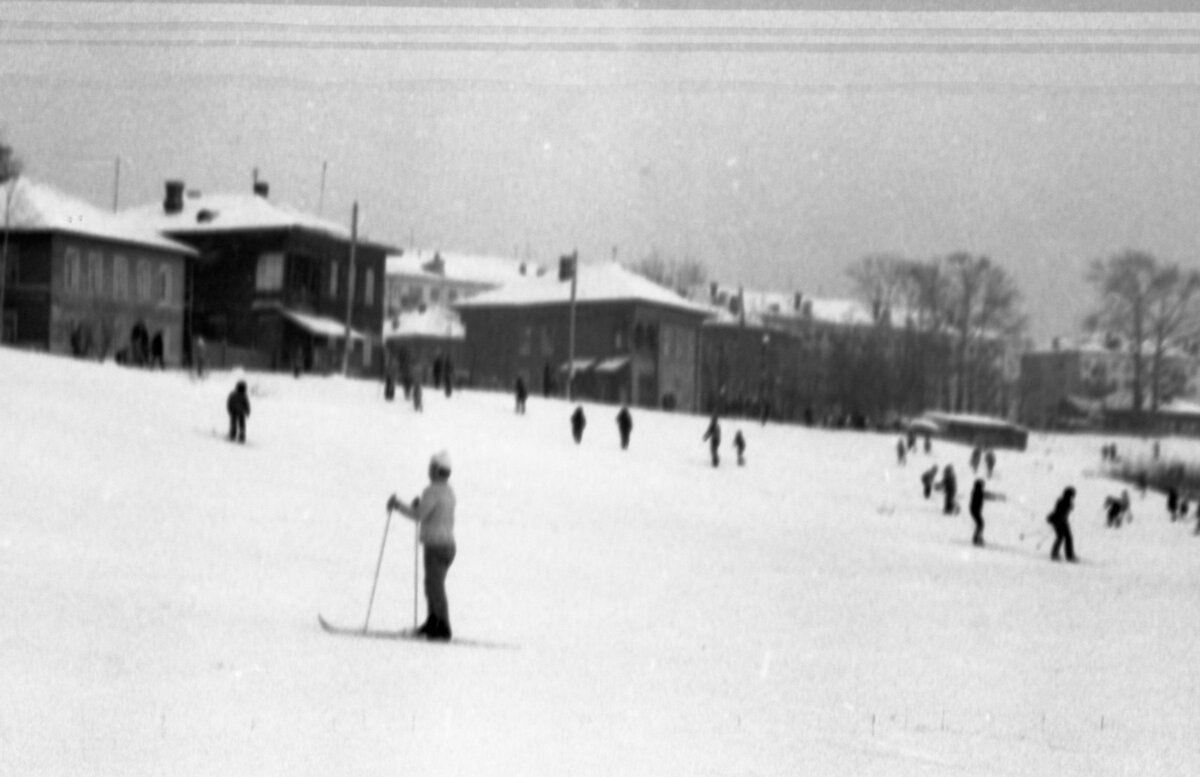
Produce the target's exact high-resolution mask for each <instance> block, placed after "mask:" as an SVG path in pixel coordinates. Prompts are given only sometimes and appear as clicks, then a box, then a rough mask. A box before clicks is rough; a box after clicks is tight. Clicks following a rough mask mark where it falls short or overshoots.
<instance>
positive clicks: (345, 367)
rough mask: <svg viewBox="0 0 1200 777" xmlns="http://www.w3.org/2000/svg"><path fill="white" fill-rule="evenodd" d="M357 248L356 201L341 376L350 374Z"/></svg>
mask: <svg viewBox="0 0 1200 777" xmlns="http://www.w3.org/2000/svg"><path fill="white" fill-rule="evenodd" d="M357 248H358V200H355V201H354V207H353V209H351V211H350V267H349V268H348V270H347V275H348V277H347V279H346V334H345V341H344V343H343V347H342V375H343V376H345V375H347V374H349V372H350V332H351V331H352V330H351V328H350V318H351V316H352V315H353V313H354V258H355V253H356V251H357Z"/></svg>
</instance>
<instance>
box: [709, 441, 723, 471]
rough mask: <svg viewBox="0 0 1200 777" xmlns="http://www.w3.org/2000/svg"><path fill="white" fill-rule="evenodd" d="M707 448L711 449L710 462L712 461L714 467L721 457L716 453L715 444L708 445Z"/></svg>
mask: <svg viewBox="0 0 1200 777" xmlns="http://www.w3.org/2000/svg"><path fill="white" fill-rule="evenodd" d="M709 450H710V451H712V463H713V466H714V467H715V466H717V465H719V464H720V463H721V457H720V456H718V455H717V446H716V445H710V446H709Z"/></svg>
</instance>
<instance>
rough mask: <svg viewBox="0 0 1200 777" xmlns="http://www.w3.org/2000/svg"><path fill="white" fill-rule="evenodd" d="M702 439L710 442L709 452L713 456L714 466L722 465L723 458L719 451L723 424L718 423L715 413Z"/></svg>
mask: <svg viewBox="0 0 1200 777" xmlns="http://www.w3.org/2000/svg"><path fill="white" fill-rule="evenodd" d="M700 439H702V440H707V441H708V450H709V452H710V453H711V454H712V465H713V466H714V467H716V466H718V465H720V463H721V457H720V455H719V454H718V453H717V450H718V449H719V448H720V447H721V424H720V423H719V422H718V421H717V414H716V413H713V417H712V420H711V421H709V422H708V429H707V430H706V431H705V432H704V436H703V437H701V438H700Z"/></svg>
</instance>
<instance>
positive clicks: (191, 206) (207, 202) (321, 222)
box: [118, 191, 366, 241]
mask: <svg viewBox="0 0 1200 777" xmlns="http://www.w3.org/2000/svg"><path fill="white" fill-rule="evenodd" d="M182 205H183V207H182V208H181V209H180V210H179V212H177V213H167V212H166V210H165V209H164V207H163V203H162V202H161V201H159V202H152V203H149V204H146V205H138V206H135V207H132V208H127V209H126V210H123V211H121V213H120V214H118V215H119V216H120V218H121V219H122V220H123V221H125V222H126V223H128V224H134V225H138V226H140V227H142V228H144V229H152V230H157V231H160V232H166V233H169V234H177V235H202V234H210V233H218V232H233V231H239V230H251V229H257V230H262V229H292V228H300V229H307V230H310V231H313V232H321V233H323V234H327V235H331V236H333V237H336V238H339V239H341V240H347V241H348V240H350V226H349V224H348V223H347V224H340V223H338V222H336V221H329V220H328V219H324V218H321V217H319V216H313V215H310V214H308V213H304V212H303V211H301V210H299V209H297V208H293V207H292V206H290V205H286V204H284V203H281V202H274V201H272V200H270V199H268V198H267V197H264V196H260V195H257V194H202V193H199V192H194V191H190V192H187V193H186V194H185V195H184V197H183V202H182ZM358 237H359V239H360V240H365V239H366V238H365V237H364V236H363V234H362V233H361V231H360V233H359V235H358Z"/></svg>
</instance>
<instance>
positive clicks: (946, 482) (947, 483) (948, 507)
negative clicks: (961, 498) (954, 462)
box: [939, 464, 958, 515]
mask: <svg viewBox="0 0 1200 777" xmlns="http://www.w3.org/2000/svg"><path fill="white" fill-rule="evenodd" d="M939 485H940V486H941V489H942V496H943V497H944V499H945V501H944V502H943V505H942V512H943V513H944V514H946V515H954V514H955V513H957V512H958V499H957V497H958V478H957V477H956V476H955V474H954V467H953V466H951V465H949V464H947V465H946V468H945V469H944V470H942V482H941V483H940V484H939Z"/></svg>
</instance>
